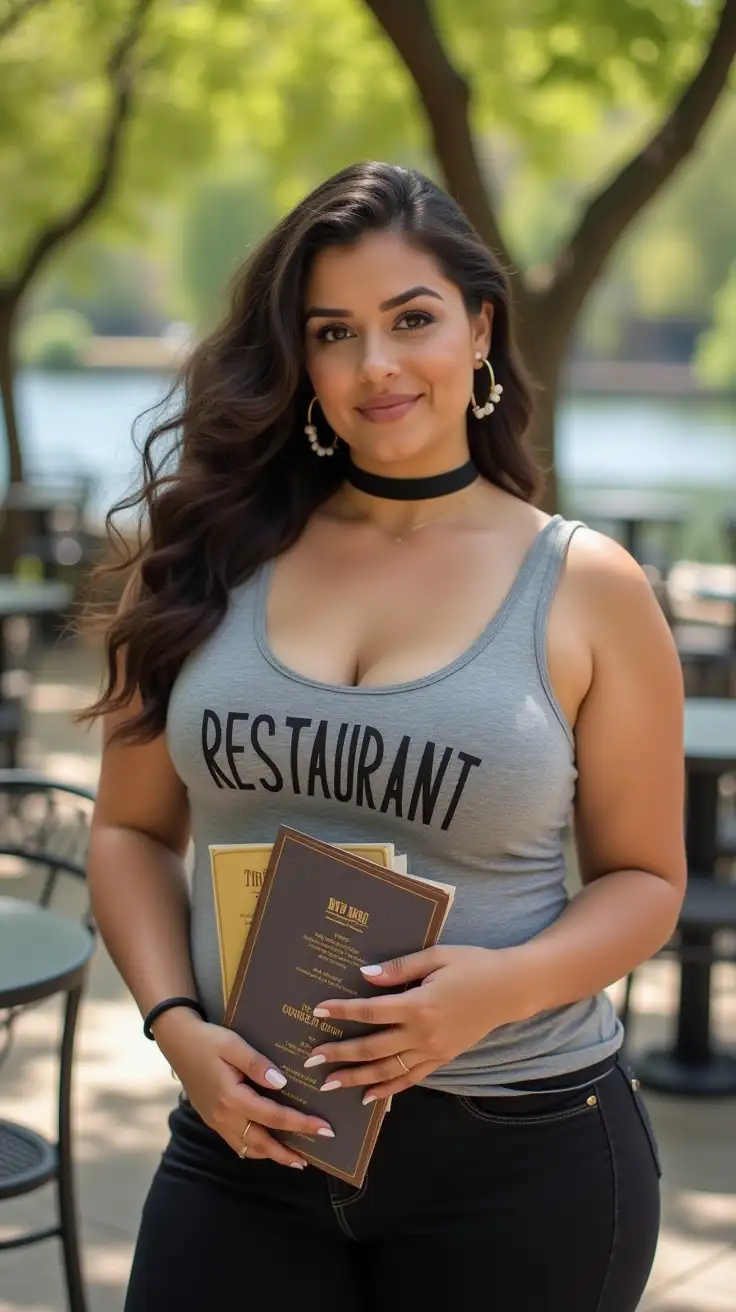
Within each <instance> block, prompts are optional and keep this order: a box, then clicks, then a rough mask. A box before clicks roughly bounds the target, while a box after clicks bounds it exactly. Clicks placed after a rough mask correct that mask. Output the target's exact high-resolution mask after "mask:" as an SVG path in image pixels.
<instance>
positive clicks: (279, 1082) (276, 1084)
mask: <svg viewBox="0 0 736 1312" xmlns="http://www.w3.org/2000/svg"><path fill="white" fill-rule="evenodd" d="M266 1083H267V1084H270V1085H271V1088H272V1089H283V1087H284V1085H285V1084H286V1076H285V1075H282V1074H281V1071H275V1070H270V1071H266Z"/></svg>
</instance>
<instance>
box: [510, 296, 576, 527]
mask: <svg viewBox="0 0 736 1312" xmlns="http://www.w3.org/2000/svg"><path fill="white" fill-rule="evenodd" d="M517 336H518V340H519V347H520V350H521V354H522V358H523V360H524V364H525V365H526V367H527V369H528V371H529V373H530V374H531V376H532V380H533V383H534V416H533V419H532V425H531V429H530V431H529V444H530V446H531V448H532V453H533V455H534V458H535V460H536V462H537V465H538V466H539V469H540V470H541V473H542V478H543V483H542V488H541V494H540V497H539V504H540V505H541V506H542V507H543V509H544V510H546V511H547V512H548V514H550V515H552V514H554V513H555V511H556V510H557V509H558V491H559V489H558V483H557V465H556V449H555V433H556V412H557V405H558V402H559V397H560V387H561V381H562V371H563V368H564V363H565V359H566V357H567V351H568V346H569V341H570V337H571V334H569V333H567V332H566V331H565V329H564V327H563V326H562V325H561V324H558V323H556V322H555V318H554V314H553V310H552V307H551V306H550V304H549V302H548V299H547V297H546V296H545V295H544V294H540V293H538V294H536V295H535V294H534V293H532V295H531V296H530V297H529V299H528V301H527V303H526V306H525V307H524V315H523V317H522V318H521V319H520V321H519V325H518V332H517Z"/></svg>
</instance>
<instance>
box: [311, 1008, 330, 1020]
mask: <svg viewBox="0 0 736 1312" xmlns="http://www.w3.org/2000/svg"><path fill="white" fill-rule="evenodd" d="M329 1014H330V1013H329V1011H328V1010H327V1008H326V1007H315V1009H314V1011H313V1012H312V1015H313V1016H318V1017H319V1019H320V1020H322V1018H323V1017H324V1016H329Z"/></svg>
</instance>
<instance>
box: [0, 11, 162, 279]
mask: <svg viewBox="0 0 736 1312" xmlns="http://www.w3.org/2000/svg"><path fill="white" fill-rule="evenodd" d="M152 4H153V0H136V3H135V4H134V6H133V8H132V10H131V13H130V17H129V21H128V24H127V26H126V28H125V30H124V31H123V32H122V34H121V36H120V38H119V40H118V41H117V43H116V44H115V46H114V47H113V49H112V51H111V53H110V58H109V59H108V61H107V77H108V81H109V83H110V88H111V91H112V100H111V104H110V112H109V116H108V121H107V125H106V128H105V131H104V133H103V137H102V142H101V146H100V151H99V156H98V160H97V167H96V169H95V171H94V173H93V176H92V179H91V181H90V185H89V188H88V190H87V192H86V193H85V195H83V196H82V197H81V199H80V200H79V201H78V202H77V203H76V204H75V205H73V206H72V208H71V209H70V210H69V211H68V213H67V214H65V215H62V216H61V217H60V218H59V219H57V220H56V221H55V222H53V223H51V224H49V226H48V227H47V228H46V229H45V230H44V231H43V232H41V233H40V234H39V236H38V237H37V238H36V241H35V243H34V245H33V247H32V248H31V251H30V253H29V255H28V258H27V260H26V263H25V265H24V267H23V269H22V270H21V272H20V274H19V275H18V278H17V279H16V280H15V281H14V283H13V296H14V298H15V299H16V301H17V300H19V299H20V297H21V296H22V295H23V293H24V292H25V290H26V288H27V287H28V285H29V283H30V282H31V281H32V279H33V278H34V277H35V276H36V274H37V273H38V270H39V268H40V267H41V265H42V264H43V263H44V261H45V260H46V259H48V257H49V255H50V254H51V253H52V251H53V250H55V248H56V247H57V246H58V245H59V244H60V243H61V242H64V241H66V239H67V238H68V237H70V236H71V235H72V233H74V232H76V231H77V230H78V229H79V228H81V227H82V225H83V224H84V223H86V222H87V221H88V220H89V219H90V218H91V217H92V215H93V214H94V213H95V211H96V210H97V209H98V208H99V206H100V205H101V204H102V202H103V201H104V200H105V198H106V196H107V195H108V193H109V191H110V190H111V188H112V185H113V182H114V180H115V176H116V173H117V168H118V164H119V162H120V154H121V147H122V142H123V136H124V132H125V127H126V124H127V123H128V120H129V119H130V116H131V113H132V109H133V83H134V77H133V69H132V66H131V56H132V54H133V51H134V49H135V46H136V45H137V43H138V41H139V40H140V38H141V36H142V34H143V28H144V26H145V22H146V19H147V17H148V12H149V10H150V8H151V5H152Z"/></svg>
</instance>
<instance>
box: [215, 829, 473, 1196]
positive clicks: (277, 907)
mask: <svg viewBox="0 0 736 1312" xmlns="http://www.w3.org/2000/svg"><path fill="white" fill-rule="evenodd" d="M452 896H453V890H452V889H451V888H449V887H448V886H447V885H444V884H434V883H432V882H430V881H429V880H423V879H418V878H415V877H413V876H411V875H403V874H399V873H397V872H396V871H394V870H388V869H386V868H384V867H382V866H379V865H377V864H374V862H372V861H367V860H365V859H364V858H362V857H360V856H358V855H356V854H355V853H351V852H347V851H345V850H344V849H342V848H339V847H334V846H333V845H332V844H330V843H324V842H322V841H321V840H319V839H317V838H312V837H310V836H308V835H306V834H301V833H299V832H298V831H297V830H294V829H290V828H288V827H287V826H282V827H281V828H280V829H279V832H278V835H277V838H276V842H275V843H274V847H273V852H272V855H271V860H270V862H269V865H268V869H267V871H266V875H265V878H264V881H263V886H262V888H261V893H260V897H259V899H258V905H257V907H256V911H255V915H254V917H253V923H252V925H251V929H250V933H249V934H248V938H247V939H246V943H245V947H244V949H243V955H242V958H241V960H240V965H239V967H238V972H237V976H236V979H235V985H234V988H233V991H232V993H231V995H230V999H229V1002H228V1006H227V1010H226V1012H225V1018H224V1022H223V1023H224V1024H225V1025H227V1026H229V1027H230V1028H231V1029H233V1030H235V1031H236V1033H238V1034H240V1035H241V1037H242V1038H244V1039H245V1040H246V1041H247V1042H248V1043H250V1044H251V1045H252V1046H253V1047H254V1048H256V1049H257V1050H258V1051H259V1052H262V1053H263V1054H264V1055H265V1056H266V1057H267V1058H268V1059H269V1061H271V1062H273V1064H274V1065H275V1066H278V1067H279V1069H280V1070H282V1071H283V1073H284V1075H285V1076H286V1077H287V1080H288V1083H287V1085H286V1087H285V1088H284V1089H283V1090H282V1091H280V1092H278V1093H271V1092H269V1094H268V1096H269V1097H270V1098H271V1097H272V1098H274V1099H275V1100H276V1101H277V1102H282V1103H284V1104H286V1105H289V1106H292V1107H296V1108H297V1109H298V1110H300V1111H303V1112H306V1113H308V1114H309V1115H316V1116H322V1117H324V1118H325V1120H327V1121H328V1123H329V1124H330V1125H331V1126H332V1128H333V1129H334V1131H335V1138H334V1139H324V1138H321V1137H319V1138H318V1137H316V1136H312V1135H301V1134H298V1135H297V1134H282V1135H280V1136H279V1138H280V1139H281V1141H282V1142H283V1143H286V1144H288V1145H290V1146H291V1147H292V1148H294V1149H295V1150H296V1151H297V1152H299V1153H300V1155H301V1156H302V1157H304V1158H305V1159H306V1160H307V1161H309V1162H311V1163H312V1164H313V1165H315V1166H318V1167H321V1169H322V1170H324V1171H326V1172H328V1173H329V1174H330V1175H335V1176H337V1177H338V1178H339V1179H341V1180H345V1181H347V1182H348V1183H349V1184H352V1185H355V1186H356V1187H359V1186H360V1185H361V1184H362V1182H363V1180H364V1178H365V1173H366V1169H367V1167H368V1162H369V1159H370V1156H371V1153H372V1151H373V1148H374V1146H375V1142H376V1139H377V1137H378V1132H379V1130H380V1127H381V1122H382V1120H383V1117H384V1115H385V1114H386V1103H385V1101H383V1100H381V1101H377V1102H373V1103H369V1104H368V1106H367V1107H364V1106H363V1101H362V1100H363V1095H364V1093H365V1089H363V1088H360V1087H358V1088H345V1089H336V1090H333V1091H331V1092H328V1093H320V1091H319V1090H320V1085H322V1084H323V1083H325V1081H326V1080H328V1079H329V1072H330V1071H331V1070H335V1069H336V1067H335V1066H334V1065H330V1064H327V1063H326V1064H325V1065H322V1066H318V1067H316V1068H314V1069H312V1070H305V1069H304V1062H305V1061H306V1059H307V1057H308V1056H309V1055H310V1053H311V1051H312V1049H313V1048H315V1047H316V1046H317V1045H318V1044H319V1043H325V1042H333V1041H339V1039H341V1038H352V1037H354V1036H355V1035H359V1034H364V1033H367V1032H368V1027H367V1026H365V1025H361V1024H359V1023H357V1022H350V1023H348V1022H345V1021H333V1020H331V1019H330V1020H326V1019H323V1020H317V1019H315V1017H314V1016H313V1015H312V1012H313V1010H314V1008H315V1007H317V1006H318V1005H319V1004H320V1003H322V1002H325V1001H327V1000H328V999H329V998H334V999H339V998H356V997H375V996H376V993H377V992H379V993H382V992H383V991H384V990H383V989H380V990H377V989H376V986H375V985H371V984H370V983H369V981H368V980H366V979H364V977H363V975H362V974H361V973H360V967H361V966H366V965H375V964H377V963H378V962H382V961H387V960H390V959H391V958H392V957H396V956H403V955H405V954H407V953H410V952H419V951H421V950H422V948H425V947H430V946H431V945H432V944H433V943H435V942H436V941H437V939H438V937H439V934H440V931H441V929H442V926H443V924H444V922H445V919H446V916H447V913H448V911H449V909H450V906H451V904H452ZM398 1073H399V1066H398V1062H397V1074H398Z"/></svg>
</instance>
